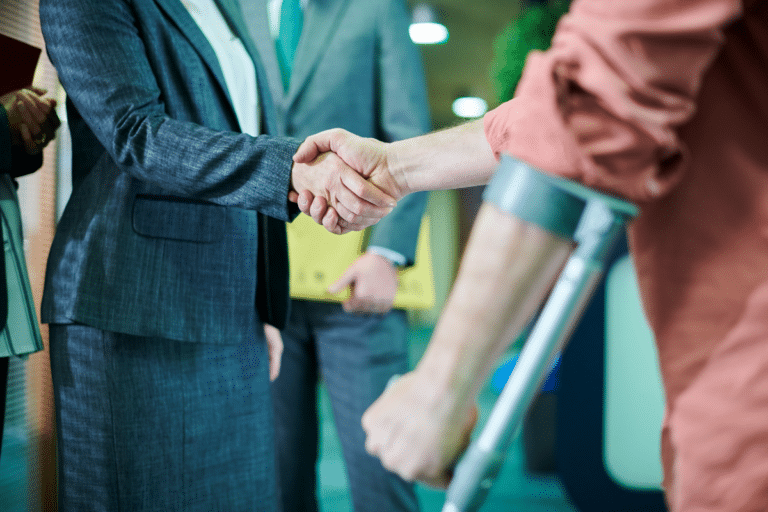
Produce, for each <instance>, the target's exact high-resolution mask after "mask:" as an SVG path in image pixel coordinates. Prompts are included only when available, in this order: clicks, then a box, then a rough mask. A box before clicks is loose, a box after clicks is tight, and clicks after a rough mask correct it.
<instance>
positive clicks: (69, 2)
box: [40, 0, 299, 220]
mask: <svg viewBox="0 0 768 512" xmlns="http://www.w3.org/2000/svg"><path fill="white" fill-rule="evenodd" d="M137 5H140V4H137ZM135 8H136V7H135V6H134V5H133V4H130V5H129V2H126V1H125V0H48V1H46V0H44V1H42V2H41V5H40V20H41V26H42V29H43V35H44V37H45V42H46V48H47V51H48V55H49V57H50V59H51V62H52V63H53V64H54V66H55V67H56V70H57V72H58V74H59V79H60V81H61V83H62V85H63V86H64V88H65V90H66V91H67V94H68V97H69V99H71V101H72V103H73V104H74V106H75V107H76V108H77V110H78V111H79V113H80V114H81V115H82V117H83V119H84V120H85V121H86V122H87V124H88V126H89V128H90V129H91V131H92V132H93V133H94V135H95V136H96V138H97V139H98V141H99V142H100V144H101V145H102V146H104V148H105V149H106V151H107V152H108V153H109V156H110V157H111V158H112V160H113V161H114V162H115V163H116V164H117V166H118V167H119V169H120V170H121V171H123V172H126V173H129V174H130V175H132V176H133V177H135V178H137V179H140V180H143V181H145V182H148V183H151V184H153V185H156V186H158V187H161V188H162V189H164V190H168V191H169V192H170V193H173V194H178V195H180V196H184V197H190V198H196V199H203V200H208V201H211V202H214V203H218V204H221V205H225V206H237V207H241V208H247V209H253V210H258V211H260V212H262V213H265V214H267V215H269V216H272V217H275V218H278V219H281V220H289V218H290V217H291V216H292V215H291V213H290V212H289V203H288V201H287V194H288V189H289V186H290V171H291V165H292V161H291V157H292V156H293V153H294V152H295V150H296V148H297V147H298V145H299V141H294V140H291V139H287V138H276V137H271V136H268V135H262V136H259V137H255V138H254V137H251V136H249V135H246V134H242V133H236V132H225V131H217V130H213V129H210V128H207V127H205V126H202V125H200V124H196V123H194V122H190V121H186V120H181V119H175V118H172V117H170V116H169V115H168V114H167V113H166V111H165V108H164V104H163V95H162V90H163V89H162V88H161V87H160V85H159V83H158V80H159V79H158V78H157V77H156V76H155V74H154V73H153V68H152V66H151V65H150V61H149V58H148V55H151V51H150V49H149V48H146V47H145V41H144V39H143V38H142V35H141V34H140V32H139V26H138V23H137V22H136V19H135V17H134V14H133V9H135ZM161 28H164V27H161ZM160 44H162V43H160ZM172 51H173V49H172V48H169V52H172ZM156 64H157V63H156ZM160 65H162V63H160ZM165 79H168V77H165ZM204 85H205V84H203V86H204ZM194 86H195V84H189V87H194Z"/></svg>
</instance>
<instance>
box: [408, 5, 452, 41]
mask: <svg viewBox="0 0 768 512" xmlns="http://www.w3.org/2000/svg"><path fill="white" fill-rule="evenodd" d="M408 33H409V34H410V36H411V41H413V42H414V43H416V44H441V43H444V42H446V41H447V40H448V29H447V28H445V25H443V24H441V23H438V21H437V15H436V14H435V10H434V9H433V8H432V7H431V6H429V5H427V4H418V5H417V6H416V7H414V8H413V18H412V22H411V26H410V27H408Z"/></svg>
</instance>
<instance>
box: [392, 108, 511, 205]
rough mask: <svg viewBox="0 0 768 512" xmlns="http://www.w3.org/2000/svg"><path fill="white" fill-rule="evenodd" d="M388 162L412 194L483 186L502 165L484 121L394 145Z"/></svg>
mask: <svg viewBox="0 0 768 512" xmlns="http://www.w3.org/2000/svg"><path fill="white" fill-rule="evenodd" d="M387 160H388V162H389V166H390V172H391V173H392V175H393V176H395V177H396V179H398V180H399V179H402V180H404V181H405V184H404V187H403V190H408V191H409V192H415V191H420V190H439V189H454V188H464V187H471V186H474V185H483V184H485V183H487V182H488V180H490V178H491V176H492V175H493V171H494V170H495V169H496V167H497V166H498V161H497V160H496V157H495V156H494V154H493V151H492V150H491V147H490V145H489V144H488V141H487V140H486V138H485V132H484V129H483V121H482V119H478V120H476V121H471V122H469V123H466V124H463V125H460V126H456V127H454V128H449V129H447V130H442V131H438V132H433V133H430V134H427V135H422V136H420V137H414V138H412V139H407V140H402V141H398V142H393V143H392V144H391V145H390V146H389V147H388V148H387ZM402 185H403V184H402V183H401V186H402Z"/></svg>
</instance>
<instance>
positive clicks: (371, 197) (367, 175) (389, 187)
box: [288, 129, 409, 234]
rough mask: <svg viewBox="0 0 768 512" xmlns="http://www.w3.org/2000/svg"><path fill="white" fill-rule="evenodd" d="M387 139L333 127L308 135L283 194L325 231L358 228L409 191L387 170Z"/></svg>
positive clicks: (403, 182)
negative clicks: (359, 134) (377, 138)
mask: <svg viewBox="0 0 768 512" xmlns="http://www.w3.org/2000/svg"><path fill="white" fill-rule="evenodd" d="M388 148H389V145H388V144H386V143H383V142H380V141H378V140H375V139H365V138H362V137H358V136H356V135H353V134H351V133H349V132H347V131H345V130H341V129H333V130H326V131H324V132H320V133H318V134H315V135H312V136H311V137H308V138H307V139H306V140H305V141H304V142H303V143H302V144H301V146H300V147H299V149H298V150H297V151H296V154H295V155H294V157H293V160H294V172H293V175H292V178H291V180H292V183H291V184H292V188H293V191H292V192H291V193H290V194H289V196H288V198H289V199H290V200H291V201H293V202H296V203H297V204H298V206H299V209H300V210H301V211H302V212H303V213H305V214H307V215H309V216H310V217H312V219H314V221H315V222H317V223H318V224H322V225H323V226H324V227H325V228H326V229H327V230H328V231H330V232H332V233H336V234H343V233H347V232H349V231H359V230H361V229H365V228H367V227H368V226H372V225H373V224H375V223H376V222H378V221H379V220H380V219H381V218H382V217H383V216H384V215H386V214H388V213H389V212H391V211H392V208H393V207H394V206H395V205H396V201H397V200H398V199H400V198H401V197H403V196H404V195H406V194H407V193H409V190H408V187H407V184H406V183H405V180H404V179H402V176H400V177H399V178H398V177H396V176H395V175H394V174H393V172H392V171H391V169H392V167H391V165H390V161H391V156H390V155H389V152H388Z"/></svg>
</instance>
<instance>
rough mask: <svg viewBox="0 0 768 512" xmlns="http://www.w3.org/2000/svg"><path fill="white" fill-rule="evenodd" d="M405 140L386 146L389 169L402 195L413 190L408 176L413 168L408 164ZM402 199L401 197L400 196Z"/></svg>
mask: <svg viewBox="0 0 768 512" xmlns="http://www.w3.org/2000/svg"><path fill="white" fill-rule="evenodd" d="M403 142H404V141H397V142H390V143H387V144H385V146H384V157H385V161H386V162H387V171H388V173H389V175H390V176H391V177H392V179H393V180H394V181H395V185H396V186H397V189H398V190H399V191H400V197H403V196H406V195H408V194H410V193H411V192H416V191H415V190H412V189H411V186H410V183H409V180H408V176H409V173H410V172H411V170H410V169H409V168H408V166H407V158H406V156H405V155H404V151H403V150H404V148H405V145H404V143H403ZM398 199H400V198H398Z"/></svg>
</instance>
